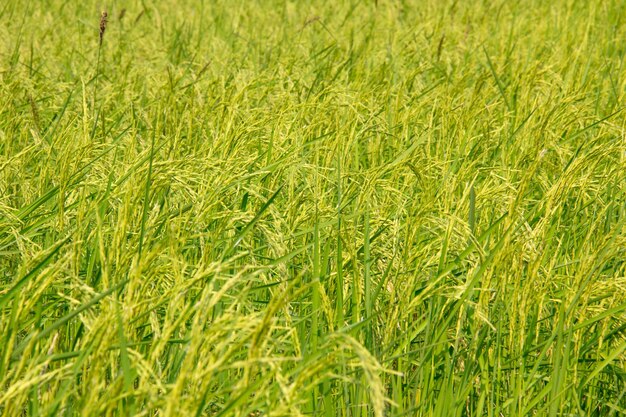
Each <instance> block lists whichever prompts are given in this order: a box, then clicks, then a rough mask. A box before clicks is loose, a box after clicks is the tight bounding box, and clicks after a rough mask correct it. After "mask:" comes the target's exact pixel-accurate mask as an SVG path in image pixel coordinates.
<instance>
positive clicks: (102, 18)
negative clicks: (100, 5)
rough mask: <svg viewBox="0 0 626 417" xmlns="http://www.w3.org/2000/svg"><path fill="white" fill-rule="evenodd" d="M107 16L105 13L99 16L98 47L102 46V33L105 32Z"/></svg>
mask: <svg viewBox="0 0 626 417" xmlns="http://www.w3.org/2000/svg"><path fill="white" fill-rule="evenodd" d="M108 17H109V14H108V13H107V12H106V10H105V11H103V12H102V14H101V15H100V45H102V39H103V38H104V31H105V30H107V18H108Z"/></svg>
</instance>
